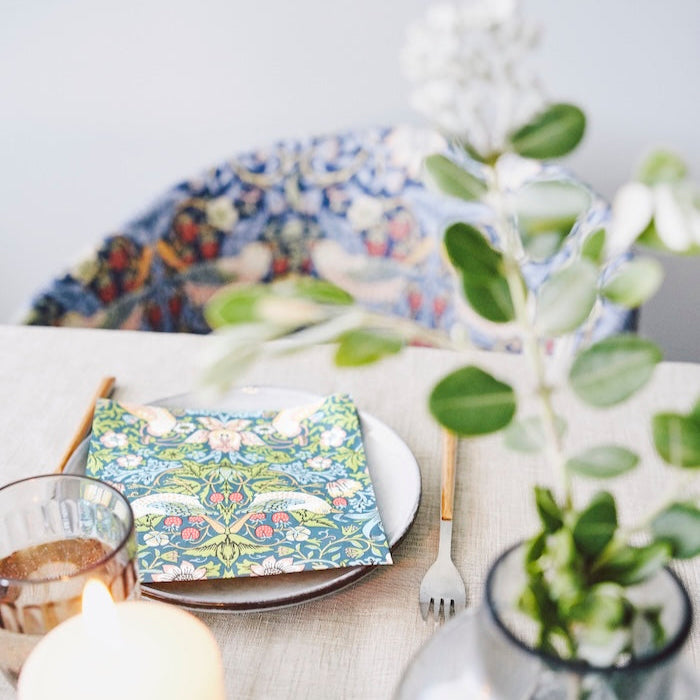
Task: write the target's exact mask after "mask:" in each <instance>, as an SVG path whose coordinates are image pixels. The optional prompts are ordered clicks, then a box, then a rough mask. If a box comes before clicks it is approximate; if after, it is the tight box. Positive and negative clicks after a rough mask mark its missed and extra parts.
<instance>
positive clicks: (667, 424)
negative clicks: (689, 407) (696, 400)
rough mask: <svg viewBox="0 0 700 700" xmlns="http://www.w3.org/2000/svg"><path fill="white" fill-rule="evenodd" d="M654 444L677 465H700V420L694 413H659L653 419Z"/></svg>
mask: <svg viewBox="0 0 700 700" xmlns="http://www.w3.org/2000/svg"><path fill="white" fill-rule="evenodd" d="M652 430H653V435H654V446H655V447H656V451H657V452H658V453H659V454H660V455H661V457H662V458H663V459H664V460H665V461H666V462H668V463H669V464H673V465H675V466H677V467H688V468H693V469H697V468H698V467H700V420H698V418H697V416H696V415H695V414H694V413H691V414H690V415H687V416H684V415H681V414H680V413H657V414H656V415H655V416H654V418H653V420H652Z"/></svg>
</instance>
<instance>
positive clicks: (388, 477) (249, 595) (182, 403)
mask: <svg viewBox="0 0 700 700" xmlns="http://www.w3.org/2000/svg"><path fill="white" fill-rule="evenodd" d="M318 398H320V397H319V396H317V395H316V394H310V393H308V392H304V391H297V390H294V389H281V388H272V387H243V388H240V389H234V390H233V391H231V392H230V393H228V394H226V395H225V396H223V397H222V398H221V399H220V400H219V401H218V402H216V404H215V405H214V404H212V402H211V401H208V402H207V403H206V405H203V403H202V400H201V398H198V397H197V396H196V395H194V394H182V395H180V396H174V397H171V398H168V399H163V400H161V401H156V402H154V403H157V404H160V405H163V406H173V407H180V408H220V409H222V410H229V411H256V410H261V409H281V408H289V407H291V406H296V405H300V404H304V403H310V402H312V401H315V400H317V399H318ZM360 422H361V425H362V434H363V439H364V445H365V451H366V454H367V462H368V466H369V471H370V475H371V477H372V483H373V484H374V491H375V494H376V497H377V507H378V509H379V514H380V516H381V518H382V523H383V524H384V531H385V533H386V536H387V539H388V540H389V546H390V547H392V548H393V547H394V546H395V545H396V544H397V543H398V542H399V541H400V540H401V538H402V537H403V536H404V535H405V534H406V532H407V531H408V529H409V528H410V526H411V524H412V523H413V520H414V518H415V517H416V512H417V510H418V503H419V501H420V493H421V482H420V470H419V468H418V464H417V463H416V460H415V457H414V456H413V454H412V453H411V451H410V450H409V449H408V447H407V446H406V444H405V443H404V442H403V441H402V440H401V438H399V436H398V435H396V433H395V432H394V431H393V430H391V429H390V428H388V427H387V426H386V425H384V423H382V422H381V421H379V420H377V419H376V418H374V417H373V416H370V415H368V414H366V413H363V412H360ZM88 445H89V439H86V440H84V441H83V442H82V443H81V444H80V446H79V447H78V448H77V449H76V451H75V452H74V453H73V455H72V456H71V458H70V460H69V461H68V463H67V464H66V468H65V471H66V472H72V473H82V472H84V471H85V463H86V461H87V454H88ZM373 568H374V567H370V566H355V567H348V568H343V569H328V570H325V571H308V572H301V573H295V574H280V575H278V576H263V577H242V578H236V579H219V580H213V581H194V582H172V583H148V584H143V585H142V587H141V588H142V592H143V594H144V595H146V596H148V597H150V598H157V599H159V600H162V601H165V602H168V603H175V604H178V605H182V606H184V607H187V608H193V609H198V610H209V611H214V612H216V611H222V612H229V611H254V610H268V609H272V608H280V607H284V606H287V605H295V604H297V603H303V602H304V601H307V600H311V599H314V598H319V597H320V596H324V595H327V594H329V593H334V592H336V591H338V590H339V589H341V588H343V587H345V586H347V585H348V584H350V583H352V582H353V581H356V580H357V579H359V578H360V577H361V576H364V575H365V574H367V573H368V572H369V571H371V570H372V569H373Z"/></svg>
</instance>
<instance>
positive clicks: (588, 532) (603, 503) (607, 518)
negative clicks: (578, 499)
mask: <svg viewBox="0 0 700 700" xmlns="http://www.w3.org/2000/svg"><path fill="white" fill-rule="evenodd" d="M616 529H617V509H616V507H615V500H614V499H613V497H612V496H611V495H610V494H609V493H608V492H607V491H601V492H600V493H597V494H596V495H595V496H593V498H592V499H591V502H590V504H589V505H588V507H587V508H586V509H585V510H583V511H582V512H581V513H580V514H579V516H578V518H577V520H576V524H575V525H574V529H573V535H574V542H575V543H576V548H577V549H578V550H579V551H580V552H581V553H582V554H584V555H586V556H588V557H597V556H598V555H599V554H600V553H601V552H602V551H603V550H604V549H605V547H607V545H608V543H609V542H610V541H611V540H612V538H613V535H614V534H615V530H616Z"/></svg>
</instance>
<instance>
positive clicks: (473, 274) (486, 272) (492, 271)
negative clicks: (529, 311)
mask: <svg viewBox="0 0 700 700" xmlns="http://www.w3.org/2000/svg"><path fill="white" fill-rule="evenodd" d="M445 249H446V250H447V255H448V257H449V258H450V261H451V262H452V264H453V265H454V266H455V268H456V269H457V270H458V271H459V273H460V274H461V276H462V286H463V289H464V295H465V297H466V299H467V301H468V302H469V304H470V305H471V306H472V308H473V309H474V310H475V311H476V312H477V313H478V314H479V315H481V316H483V317H484V318H486V319H488V320H489V321H493V322H495V323H507V322H508V321H512V320H513V318H514V317H515V310H514V308H513V300H512V298H511V296H510V290H509V288H508V282H507V280H506V278H505V276H504V273H503V269H504V264H503V256H502V255H501V254H500V253H499V252H498V251H496V250H494V249H493V248H492V247H491V245H490V244H489V242H488V241H487V240H486V238H484V236H483V235H482V234H481V232H480V231H479V230H478V229H476V228H474V226H470V225H469V224H465V223H463V222H458V223H455V224H452V225H451V226H449V227H448V228H447V230H446V231H445Z"/></svg>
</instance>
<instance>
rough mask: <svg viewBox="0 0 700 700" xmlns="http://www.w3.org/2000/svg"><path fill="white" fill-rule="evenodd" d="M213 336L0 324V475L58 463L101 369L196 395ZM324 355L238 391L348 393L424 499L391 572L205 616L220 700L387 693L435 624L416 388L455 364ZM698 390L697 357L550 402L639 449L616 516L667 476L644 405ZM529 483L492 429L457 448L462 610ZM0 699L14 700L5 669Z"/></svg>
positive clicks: (268, 363) (441, 355)
mask: <svg viewBox="0 0 700 700" xmlns="http://www.w3.org/2000/svg"><path fill="white" fill-rule="evenodd" d="M210 344H211V338H209V337H206V336H195V335H180V334H172V335H167V334H153V333H141V332H131V331H104V330H80V329H53V328H30V327H16V326H0V359H1V361H0V386H1V387H2V393H1V394H0V411H1V414H0V415H1V418H2V439H1V440H0V484H4V483H7V482H9V481H12V480H15V479H17V478H22V477H26V476H30V475H34V474H40V473H45V472H51V471H53V469H54V468H55V465H56V464H57V462H58V461H59V459H60V457H61V456H62V454H63V452H64V451H65V449H66V447H67V446H68V444H69V442H70V437H71V435H72V433H73V432H74V430H75V428H76V426H77V425H78V423H79V422H80V418H81V416H82V414H83V413H84V411H85V408H86V406H87V405H88V404H89V401H90V398H91V397H92V395H93V393H94V390H95V388H96V386H97V384H98V382H99V379H100V378H101V377H102V376H105V375H114V376H116V378H117V391H116V394H115V396H116V398H120V399H125V400H129V401H133V402H148V401H152V400H157V399H159V398H162V397H166V396H170V395H174V394H179V393H183V392H189V391H193V390H194V389H196V387H197V378H198V373H199V367H200V366H201V362H202V357H203V355H204V354H205V353H206V350H207V348H208V347H210ZM331 350H332V349H331V348H329V347H319V348H314V349H312V350H310V351H308V352H304V353H300V354H295V355H287V356H282V357H276V358H268V359H265V360H264V361H262V362H260V363H258V364H257V365H255V366H254V367H253V368H252V369H250V370H249V371H248V372H247V373H246V374H245V375H244V376H243V377H242V379H241V380H240V381H239V382H238V384H248V385H251V384H256V385H264V386H280V387H290V388H296V389H305V390H308V391H312V392H316V393H322V394H326V393H331V392H336V391H344V392H349V393H350V394H351V395H352V396H353V397H354V399H355V402H356V404H357V405H358V407H359V408H360V409H361V410H363V411H365V412H367V413H370V414H372V415H374V416H375V417H376V418H378V419H379V420H381V421H383V422H384V423H386V424H387V425H388V426H390V427H391V428H393V429H394V430H395V431H396V433H398V435H399V436H400V437H401V438H402V439H403V440H404V441H405V442H406V444H407V445H408V447H409V448H410V449H411V451H412V452H413V454H414V455H415V457H416V459H417V461H418V464H419V466H420V470H421V476H422V488H423V491H422V500H421V505H420V508H419V510H418V515H417V517H416V520H415V522H414V524H413V526H412V528H411V529H410V531H409V533H408V535H407V536H406V538H405V539H404V540H403V541H402V542H401V544H399V545H398V547H397V548H396V549H395V551H394V562H395V563H394V565H393V566H389V567H379V568H378V569H376V570H374V571H372V572H371V573H369V574H368V575H367V576H365V577H363V578H362V579H360V580H359V581H358V582H356V583H354V584H352V585H350V586H349V587H347V588H345V589H343V590H341V591H339V592H337V593H334V594H333V595H330V596H327V597H324V598H321V599H318V600H315V601H312V602H307V603H304V604H301V605H297V606H292V607H288V608H284V609H280V610H272V611H267V612H256V613H226V614H221V613H207V614H199V617H201V619H203V620H204V622H205V623H206V624H207V625H209V626H210V627H211V629H212V630H213V632H214V634H215V636H216V638H217V640H218V642H219V644H220V647H221V650H222V655H223V660H224V666H225V673H226V681H227V688H228V690H229V696H230V697H237V698H270V697H278V698H284V697H294V698H390V697H391V695H392V693H393V692H394V690H395V689H396V686H397V684H398V682H399V680H400V679H401V676H402V674H403V672H404V670H405V668H406V666H407V665H408V664H409V662H410V660H411V658H412V657H413V655H414V654H416V652H418V651H419V649H420V648H421V645H422V644H423V643H424V642H426V641H427V640H428V639H429V638H430V637H431V635H432V634H433V633H434V632H435V631H436V629H437V628H436V625H435V623H434V622H433V620H432V619H430V620H429V621H427V622H425V621H423V619H422V618H421V616H420V613H419V610H418V587H419V584H420V581H421V578H422V576H423V574H424V573H425V571H426V570H427V568H428V567H429V566H430V564H431V563H432V561H433V560H434V558H435V554H436V552H437V542H438V527H439V517H440V514H439V506H440V495H439V493H440V432H439V430H438V427H437V425H436V424H435V423H434V422H433V421H432V420H431V418H430V416H429V414H428V411H427V408H426V397H427V394H428V392H429V389H430V387H431V386H432V385H433V384H434V382H435V381H436V380H437V379H438V378H439V377H441V376H442V375H444V374H445V373H446V372H447V371H449V370H451V369H453V368H456V367H458V366H459V365H460V364H461V363H463V361H464V358H460V357H458V356H457V355H455V354H453V353H450V352H447V351H441V350H433V349H426V348H412V349H409V350H407V351H405V352H403V353H401V354H400V355H398V356H395V357H394V358H391V359H388V360H385V361H383V362H381V363H379V364H377V365H374V366H371V367H367V368H363V369H338V368H336V367H335V366H333V363H332V359H331V358H332V354H331ZM476 360H477V361H478V362H479V363H480V364H481V365H482V366H486V367H488V368H490V369H491V371H493V372H495V373H497V374H498V375H500V376H502V377H503V378H505V379H509V380H510V381H513V382H515V383H519V382H521V381H522V378H523V374H524V373H523V371H522V370H523V369H524V365H523V359H522V358H521V357H519V356H514V355H502V354H496V353H478V354H477V357H476ZM698 394H700V365H694V364H686V363H664V364H662V365H660V366H659V367H658V368H657V370H656V373H655V375H654V378H653V380H652V382H651V383H650V384H649V385H648V386H647V387H646V388H645V389H644V390H643V391H642V392H640V393H639V394H638V395H637V396H636V397H635V399H634V400H633V401H631V402H629V403H628V404H626V405H625V406H624V407H618V408H614V409H609V410H606V411H599V412H595V411H591V410H589V409H586V408H584V407H582V406H581V405H580V404H578V403H577V402H575V401H574V400H573V399H572V398H571V397H570V396H567V395H561V396H559V397H557V398H558V408H559V410H560V411H561V413H563V414H564V415H565V416H566V417H567V418H568V420H569V424H570V429H569V436H568V438H569V441H570V445H571V447H572V448H573V449H576V448H577V447H579V448H583V447H584V446H586V445H592V444H598V443H599V442H601V441H602V440H603V439H605V440H606V441H612V440H614V441H616V442H619V443H621V444H625V445H628V446H631V447H633V448H635V449H636V450H637V451H639V452H640V453H641V454H642V456H643V460H642V466H641V467H640V468H638V469H637V470H635V471H634V472H633V473H632V474H630V475H626V476H625V477H623V478H621V479H619V480H616V481H615V482H613V483H611V484H610V486H611V487H612V490H613V491H614V492H615V494H616V495H617V496H618V499H619V506H620V517H621V520H623V521H624V520H628V519H631V518H634V517H635V514H638V513H640V512H641V511H642V510H644V511H646V510H648V508H649V507H650V505H651V504H653V503H655V502H657V499H658V498H659V494H661V493H668V489H669V487H670V484H671V480H672V477H673V470H671V469H669V468H667V467H665V466H663V464H662V463H661V462H660V460H659V459H658V458H657V457H655V455H654V452H653V448H652V445H651V442H650V431H649V427H648V426H649V420H648V417H649V416H650V414H651V413H652V411H653V410H660V409H664V410H687V409H688V408H689V407H690V406H691V405H692V404H693V403H694V400H695V398H696V397H697V395H698ZM535 483H551V479H550V478H549V476H548V474H547V471H546V469H545V468H544V467H543V465H542V463H541V460H540V459H538V458H537V457H533V456H524V455H520V454H516V453H513V452H510V451H508V450H507V449H506V448H505V447H503V445H502V442H501V438H500V437H499V436H488V437H484V438H479V439H474V440H469V441H467V440H462V441H461V443H460V448H459V464H458V471H457V488H456V503H455V522H454V540H453V556H454V559H455V563H456V565H457V568H458V569H459V570H460V572H461V574H462V576H463V577H464V579H465V582H466V587H467V596H468V605H472V606H474V605H478V603H479V601H480V598H481V593H482V587H483V582H484V578H485V574H486V571H487V569H488V566H489V564H490V562H492V561H493V559H494V558H495V557H496V555H497V554H498V553H499V552H500V551H502V550H503V549H504V548H505V547H507V546H508V545H510V544H512V543H514V542H515V541H517V540H519V539H522V538H523V537H526V536H527V535H528V534H530V533H531V532H532V531H533V529H534V527H535V520H534V514H533V513H534V509H533V507H532V499H531V495H530V494H531V492H532V489H531V487H532V485H533V484H535ZM678 571H679V573H680V575H681V577H682V578H683V579H684V580H685V582H686V584H687V585H688V588H689V590H690V592H691V597H692V598H693V600H694V603H695V604H696V607H697V606H698V604H700V599H699V594H700V564H698V563H684V564H683V565H680V566H679V567H678ZM291 575H293V574H291ZM699 652H700V633H698V630H697V629H695V630H694V632H693V636H692V639H691V642H690V644H689V645H688V648H687V651H686V653H687V654H688V656H689V659H690V661H691V663H693V664H694V665H695V667H696V668H700V654H699ZM0 697H3V698H4V697H7V698H11V697H13V692H12V690H11V689H10V686H9V685H8V684H7V683H6V681H5V680H4V679H2V678H0Z"/></svg>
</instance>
